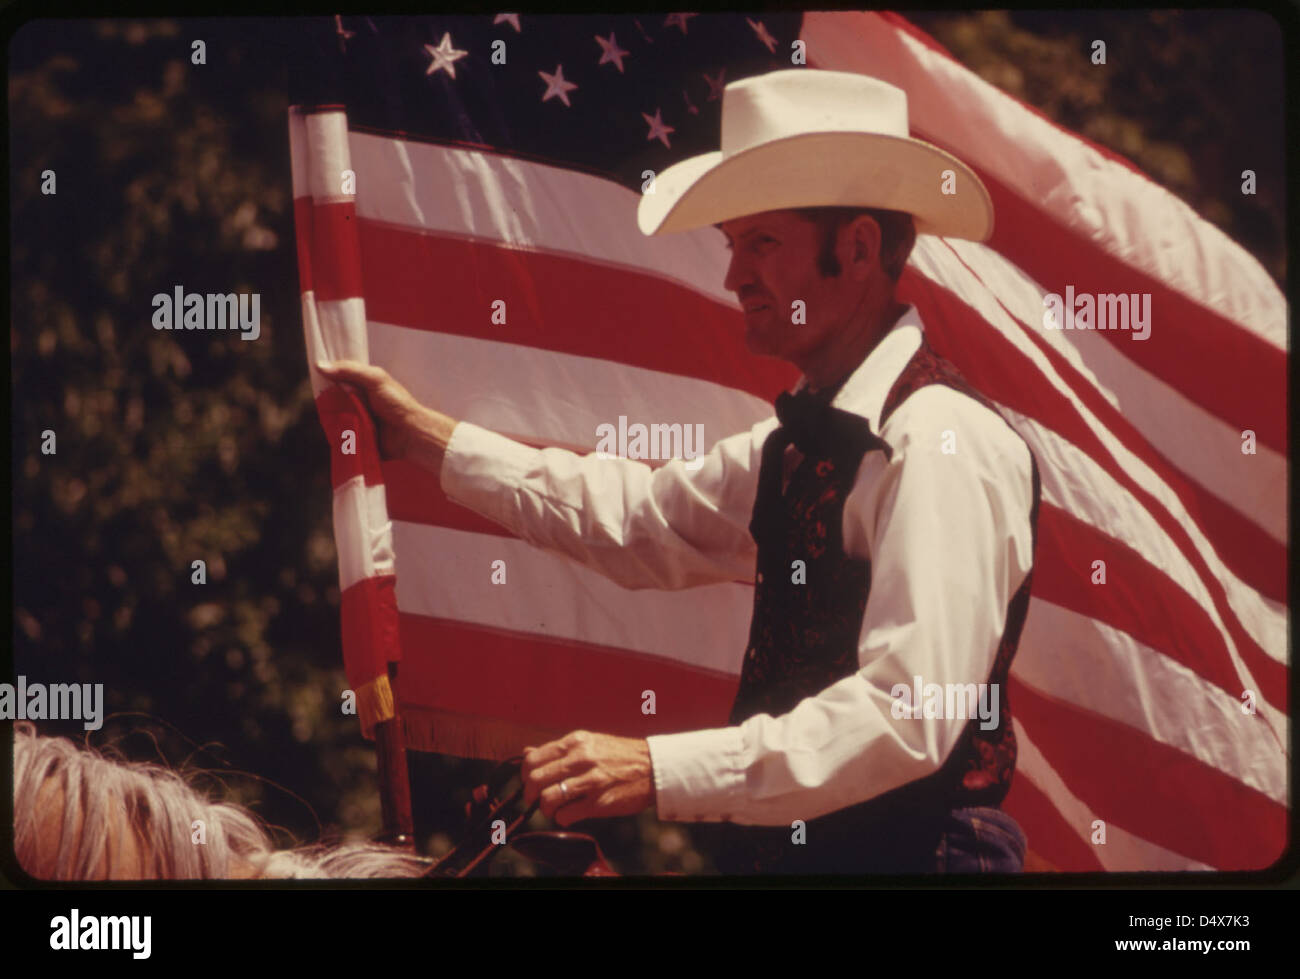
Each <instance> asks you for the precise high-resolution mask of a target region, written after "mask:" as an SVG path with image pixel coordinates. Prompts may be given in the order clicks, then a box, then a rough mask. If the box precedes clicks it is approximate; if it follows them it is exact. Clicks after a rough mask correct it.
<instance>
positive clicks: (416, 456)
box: [406, 408, 457, 474]
mask: <svg viewBox="0 0 1300 979" xmlns="http://www.w3.org/2000/svg"><path fill="white" fill-rule="evenodd" d="M456 424H457V422H456V419H455V418H452V417H451V416H450V415H444V414H443V413H442V412H441V411H435V410H433V409H432V408H425V409H424V410H423V413H422V414H421V415H420V416H419V418H418V419H416V420H415V421H414V422H413V423H412V425H411V429H412V434H411V442H410V445H409V446H408V447H407V450H406V458H407V459H408V460H409V461H411V462H414V463H415V464H416V465H418V466H423V467H424V468H425V469H428V470H429V471H430V472H432V473H435V474H436V473H439V472H441V471H442V460H443V456H444V455H445V454H446V451H447V445H448V444H449V443H450V442H451V434H452V432H453V431H455V429H456Z"/></svg>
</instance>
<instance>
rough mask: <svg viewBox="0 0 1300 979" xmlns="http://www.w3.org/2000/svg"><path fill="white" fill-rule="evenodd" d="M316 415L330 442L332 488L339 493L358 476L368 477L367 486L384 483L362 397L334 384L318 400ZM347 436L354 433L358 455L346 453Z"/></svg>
mask: <svg viewBox="0 0 1300 979" xmlns="http://www.w3.org/2000/svg"><path fill="white" fill-rule="evenodd" d="M316 411H317V413H318V414H319V415H320V423H321V427H322V428H324V429H325V437H326V438H327V439H328V440H329V447H330V485H332V486H333V487H334V488H335V489H338V488H339V487H340V486H342V485H343V484H344V483H346V482H347V481H348V480H349V479H354V478H355V477H357V476H363V477H365V484H366V485H367V486H376V485H379V484H381V483H383V481H384V477H383V473H382V471H381V470H380V463H379V443H378V440H377V435H376V433H375V425H374V422H373V421H371V419H370V412H369V411H367V410H366V408H365V406H364V405H363V404H362V403H361V398H360V396H359V395H357V394H355V393H354V392H353V391H352V390H350V389H349V388H347V387H344V386H342V385H338V384H331V385H330V386H329V387H327V388H325V389H324V390H323V391H321V393H320V394H319V395H318V396H317V398H316ZM345 432H351V433H353V437H352V439H351V444H352V445H353V447H354V448H355V452H349V453H344V451H343V435H344V433H345Z"/></svg>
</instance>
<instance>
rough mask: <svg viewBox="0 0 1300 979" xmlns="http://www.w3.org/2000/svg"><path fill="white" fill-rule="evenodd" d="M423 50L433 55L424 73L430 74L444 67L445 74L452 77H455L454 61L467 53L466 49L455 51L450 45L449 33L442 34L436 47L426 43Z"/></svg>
mask: <svg viewBox="0 0 1300 979" xmlns="http://www.w3.org/2000/svg"><path fill="white" fill-rule="evenodd" d="M424 50H426V51H428V52H429V54H431V55H433V62H432V63H431V64H430V65H429V67H428V68H426V69H425V71H424V73H425V74H426V75H432V74H433V73H434V72H435V71H437V70H438V69H440V68H445V69H446V70H447V74H448V75H450V76H451V77H452V78H455V77H456V62H457V61H459V60H460V59H461V58H463V57H465V55H467V54H469V52H468V51H457V50H456V49H455V48H454V47H452V46H451V35H450V34H443V35H442V40H441V41H439V42H438V46H437V47H436V48H435V47H434V46H433V45H432V44H426V45H425V46H424Z"/></svg>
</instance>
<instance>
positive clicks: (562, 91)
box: [537, 64, 578, 108]
mask: <svg viewBox="0 0 1300 979" xmlns="http://www.w3.org/2000/svg"><path fill="white" fill-rule="evenodd" d="M537 74H539V75H541V76H542V78H543V79H545V81H546V94H545V95H543V96H542V101H543V102H545V101H546V100H547V99H549V98H551V96H553V95H558V96H559V97H560V101H562V102H563V103H564V104H565V105H568V106H569V107H570V108H572V106H571V105H570V104H569V92H571V91H573V90H574V89H575V88H577V87H578V86H577V85H575V84H573V82H568V81H565V80H564V69H563V66H562V65H558V64H557V65H556V66H555V74H554V75H548V74H546V72H544V71H539V72H538V73H537Z"/></svg>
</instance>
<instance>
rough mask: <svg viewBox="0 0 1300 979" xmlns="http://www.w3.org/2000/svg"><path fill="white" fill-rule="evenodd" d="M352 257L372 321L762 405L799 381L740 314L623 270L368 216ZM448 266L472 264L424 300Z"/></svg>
mask: <svg viewBox="0 0 1300 979" xmlns="http://www.w3.org/2000/svg"><path fill="white" fill-rule="evenodd" d="M321 210H322V208H321V207H317V212H318V215H319V212H320V211H321ZM361 261H362V264H363V266H364V269H365V285H366V293H365V298H366V318H367V319H369V320H371V321H372V322H380V323H392V324H394V325H397V326H404V327H408V328H411V329H416V330H428V331H432V332H438V333H446V334H450V335H453V336H466V337H476V338H479V339H485V340H495V341H498V342H500V343H511V344H518V345H520V346H524V347H532V348H535V349H538V350H552V351H556V352H558V353H567V354H574V355H577V356H581V357H596V358H600V359H603V360H609V361H614V362H617V363H620V364H628V365H631V366H634V367H641V368H645V369H647V370H659V371H665V372H667V373H670V374H678V375H682V376H686V377H695V378H700V379H702V380H706V381H713V382H715V383H718V384H723V385H726V386H727V387H732V388H738V389H740V390H742V391H748V392H750V393H751V394H754V395H757V396H758V397H760V398H763V399H764V400H766V401H771V400H773V399H774V398H775V397H776V396H777V395H778V394H780V393H781V392H782V391H784V390H785V389H786V388H787V387H789V386H790V385H791V384H792V383H793V382H794V381H795V379H796V378H797V377H798V376H799V372H798V370H797V369H795V368H794V367H792V366H791V365H789V364H785V363H782V362H780V361H777V360H774V359H771V358H765V357H754V356H753V355H752V354H750V353H749V352H748V351H747V350H746V349H745V346H744V319H743V315H742V314H741V313H740V311H739V310H736V309H733V308H731V307H729V306H725V305H723V304H722V303H719V302H718V301H717V300H715V299H712V298H709V297H708V296H704V295H701V294H700V293H698V292H695V291H693V290H691V289H687V288H685V287H683V286H680V285H677V284H676V283H673V282H668V281H665V280H662V279H657V278H653V277H651V276H648V275H645V274H643V273H639V272H633V271H629V270H627V269H624V268H619V267H615V266H608V267H606V266H600V265H596V264H594V263H593V262H592V261H591V260H589V259H578V258H572V257H568V256H563V255H551V254H546V253H544V252H537V251H527V252H526V251H522V250H519V249H512V248H505V247H502V246H500V245H494V244H487V243H483V242H474V241H466V240H464V239H460V238H452V237H445V236H441V235H433V234H422V233H418V232H413V231H409V230H404V229H401V228H393V227H388V226H384V225H378V224H375V223H374V222H371V221H362V222H361ZM448 268H456V269H472V270H473V279H472V281H468V282H465V283H464V288H457V289H444V290H440V291H439V292H438V293H437V295H436V297H431V296H430V293H429V288H430V286H429V284H430V283H431V282H437V281H440V280H441V279H442V278H443V277H444V276H445V274H446V269H448ZM325 280H326V274H325V272H324V271H318V272H317V295H318V297H319V298H329V297H331V296H333V297H335V298H343V297H344V296H345V295H349V294H350V293H347V292H346V291H343V290H340V289H338V288H336V287H334V286H331V285H328V284H327V282H326V281H325ZM345 288H346V287H345ZM484 297H491V299H493V300H496V299H501V300H504V301H505V303H506V310H507V322H506V323H505V324H493V323H492V321H491V316H492V309H491V307H490V306H489V305H488V301H487V300H485V299H484Z"/></svg>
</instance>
